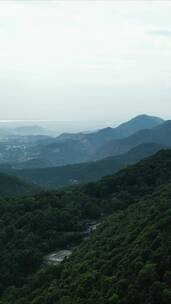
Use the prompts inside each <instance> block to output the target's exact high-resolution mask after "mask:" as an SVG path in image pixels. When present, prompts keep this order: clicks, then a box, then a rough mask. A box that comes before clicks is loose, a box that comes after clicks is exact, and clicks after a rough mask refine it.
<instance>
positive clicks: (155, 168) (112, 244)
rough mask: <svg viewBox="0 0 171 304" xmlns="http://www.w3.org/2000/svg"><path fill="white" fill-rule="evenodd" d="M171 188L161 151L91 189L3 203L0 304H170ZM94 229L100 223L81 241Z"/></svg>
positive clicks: (168, 158) (170, 157)
mask: <svg viewBox="0 0 171 304" xmlns="http://www.w3.org/2000/svg"><path fill="white" fill-rule="evenodd" d="M170 180H171V151H170V150H166V151H161V152H159V153H158V154H156V155H155V156H152V157H150V158H148V159H145V160H143V161H141V162H140V163H138V164H137V165H134V166H130V167H129V168H127V169H124V170H122V171H120V172H118V173H116V174H115V175H112V176H109V177H106V178H104V179H102V180H101V181H99V182H97V183H89V184H87V185H85V186H81V187H77V188H74V189H66V190H61V191H49V192H42V193H40V194H37V195H34V196H30V197H23V198H16V199H14V198H11V199H1V201H0V216H1V222H0V224H1V235H0V242H1V252H0V269H1V273H0V290H1V303H3V304H13V303H15V304H19V303H20V304H21V303H22V304H28V303H32V304H39V303H41V304H42V303H44V304H49V303H52V304H53V303H54V304H56V303H60V304H68V303H73V304H75V303H80V304H84V303H90V304H91V303H92V304H93V303H103V304H105V303H106V304H107V303H119V304H130V303H140V304H141V303H142V304H144V303H148V304H149V303H150V304H153V303H160V304H162V303H163V304H169V303H170V299H171V297H170V294H171V291H170V285H169V282H170V280H171V277H170V271H171V268H170V265H171V263H170V253H171V252H170V250H171V249H170V209H171V205H170V198H171V194H170V189H171V187H170ZM109 215H110V216H109ZM107 216H109V217H107ZM93 221H102V222H103V223H102V224H101V225H100V226H99V228H98V229H97V232H96V233H95V234H94V236H93V237H91V238H90V239H89V240H87V241H83V238H84V231H85V229H86V227H87V225H88V223H91V222H93ZM81 242H82V245H80V248H79V249H76V250H74V252H73V254H72V255H71V257H70V258H69V259H68V260H66V261H64V262H63V263H61V264H60V265H56V266H55V265H53V266H52V265H45V264H44V263H43V261H44V257H45V255H46V254H48V253H50V252H52V251H53V250H57V249H61V248H67V247H68V246H72V247H75V246H78V245H79V244H80V243H81ZM147 283H148V284H147ZM156 292H157V296H156ZM159 300H160V302H159ZM157 301H158V302H157Z"/></svg>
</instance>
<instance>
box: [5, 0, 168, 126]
mask: <svg viewBox="0 0 171 304" xmlns="http://www.w3.org/2000/svg"><path fill="white" fill-rule="evenodd" d="M170 16H171V1H162V0H161V1H155V0H151V1H141V0H139V1H128V0H126V1H114V0H113V1H112V0H111V1H107V0H105V1H102V0H98V1H95V0H94V1H93V0H91V1H88V0H80V1H78V0H77V1H72V0H68V1H67V0H63V1H55V0H48V1H46V0H43V1H41V0H39V1H36V0H34V1H33V0H29V1H26V0H18V1H15V0H13V1H10V0H1V1H0V109H1V110H0V120H56V121H78V122H79V121H93V122H95V121H97V122H99V121H102V122H103V123H104V122H105V123H106V124H112V123H115V122H120V121H122V120H126V119H129V118H131V117H133V116H135V115H138V114H141V113H147V114H153V115H158V116H162V117H164V118H166V119H171V85H170V84H171V18H170Z"/></svg>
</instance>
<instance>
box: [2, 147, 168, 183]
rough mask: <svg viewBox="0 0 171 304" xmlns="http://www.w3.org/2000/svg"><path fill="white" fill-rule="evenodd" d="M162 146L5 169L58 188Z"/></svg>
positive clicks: (108, 170) (98, 175)
mask: <svg viewBox="0 0 171 304" xmlns="http://www.w3.org/2000/svg"><path fill="white" fill-rule="evenodd" d="M163 148H164V146H162V145H158V144H150V143H149V144H143V145H140V146H138V147H136V148H134V149H132V150H131V151H129V152H127V153H126V154H124V155H120V156H116V157H110V158H106V159H103V160H100V161H97V162H90V163H82V164H74V165H68V166H64V167H54V168H42V169H28V170H27V169H23V170H12V169H10V168H7V171H9V173H10V172H11V173H12V174H13V175H16V176H19V177H21V178H24V179H25V180H27V181H28V182H31V183H35V184H38V185H40V186H44V187H46V188H47V187H50V188H58V187H63V186H71V185H76V184H80V183H85V182H88V181H96V180H98V179H100V178H101V177H103V176H105V175H109V174H113V173H115V172H117V171H118V170H120V169H122V168H124V167H126V166H128V165H130V164H134V163H136V162H138V161H139V160H141V159H143V158H145V157H148V156H150V155H152V154H155V153H156V152H157V151H159V150H161V149H163ZM0 170H1V169H0Z"/></svg>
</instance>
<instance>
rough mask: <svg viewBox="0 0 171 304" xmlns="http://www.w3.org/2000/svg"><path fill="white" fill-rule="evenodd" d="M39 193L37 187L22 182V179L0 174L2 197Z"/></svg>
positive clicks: (0, 193) (0, 194)
mask: <svg viewBox="0 0 171 304" xmlns="http://www.w3.org/2000/svg"><path fill="white" fill-rule="evenodd" d="M37 191H39V188H38V187H36V186H35V185H31V184H29V183H26V182H24V181H22V180H21V179H20V178H18V177H15V176H10V175H8V174H4V173H0V197H16V196H24V195H31V194H34V193H35V192H37Z"/></svg>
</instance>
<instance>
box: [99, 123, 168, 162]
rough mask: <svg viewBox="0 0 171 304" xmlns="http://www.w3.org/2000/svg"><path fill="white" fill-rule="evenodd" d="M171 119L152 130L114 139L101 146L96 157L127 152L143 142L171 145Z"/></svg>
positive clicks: (100, 157)
mask: <svg viewBox="0 0 171 304" xmlns="http://www.w3.org/2000/svg"><path fill="white" fill-rule="evenodd" d="M170 135H171V121H166V122H164V123H162V124H161V125H159V126H157V127H155V128H152V129H150V130H142V131H139V132H137V133H135V134H133V135H132V136H129V137H127V138H123V139H120V140H112V141H110V142H108V143H107V144H106V145H104V146H103V147H101V149H100V150H99V152H98V153H96V155H95V157H94V158H95V159H102V158H104V157H108V156H114V155H119V154H122V153H126V152H127V151H129V150H130V149H132V148H134V147H136V146H138V145H140V144H143V143H149V142H153V143H157V144H161V145H167V146H171V136H170Z"/></svg>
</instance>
